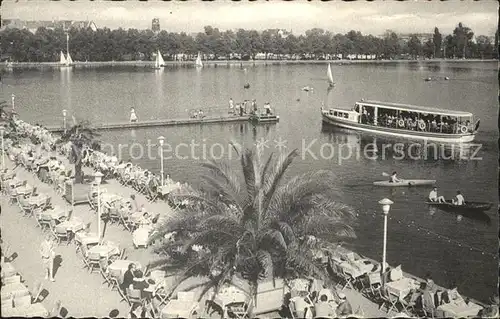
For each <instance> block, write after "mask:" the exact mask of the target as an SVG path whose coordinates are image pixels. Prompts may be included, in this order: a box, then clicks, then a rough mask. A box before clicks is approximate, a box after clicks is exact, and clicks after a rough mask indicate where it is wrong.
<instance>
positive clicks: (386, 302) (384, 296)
mask: <svg viewBox="0 0 500 319" xmlns="http://www.w3.org/2000/svg"><path fill="white" fill-rule="evenodd" d="M378 292H379V294H380V300H382V304H381V305H380V307H379V309H382V307H384V306H386V308H387V314H389V313H390V312H391V310H393V309H395V310H398V309H397V303H398V301H399V298H398V297H397V296H394V295H392V294H390V293H389V292H388V291H387V289H380V290H379V291H378Z"/></svg>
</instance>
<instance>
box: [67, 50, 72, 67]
mask: <svg viewBox="0 0 500 319" xmlns="http://www.w3.org/2000/svg"><path fill="white" fill-rule="evenodd" d="M72 65H73V59H72V58H71V55H69V52H68V54H67V55H66V66H72Z"/></svg>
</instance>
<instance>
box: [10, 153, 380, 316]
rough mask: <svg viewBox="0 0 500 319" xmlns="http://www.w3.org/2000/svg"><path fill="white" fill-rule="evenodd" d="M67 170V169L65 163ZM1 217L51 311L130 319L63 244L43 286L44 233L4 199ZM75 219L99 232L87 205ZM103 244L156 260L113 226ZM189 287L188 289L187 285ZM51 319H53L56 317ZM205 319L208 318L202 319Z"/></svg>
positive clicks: (165, 208) (57, 200) (355, 297)
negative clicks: (59, 309) (45, 293)
mask: <svg viewBox="0 0 500 319" xmlns="http://www.w3.org/2000/svg"><path fill="white" fill-rule="evenodd" d="M65 165H67V167H70V166H68V165H69V164H68V163H65ZM6 166H7V167H9V168H12V167H14V164H13V163H12V162H11V161H10V160H9V159H8V158H7V157H6ZM16 171H17V176H18V177H19V178H20V179H23V180H27V181H28V183H29V184H31V185H33V186H36V187H37V189H38V192H40V193H44V194H47V195H49V196H51V197H52V203H53V205H58V206H60V207H65V208H68V209H69V208H70V205H69V204H68V203H67V202H66V201H65V200H64V199H62V197H61V196H60V195H59V194H57V193H56V192H55V190H54V189H53V188H52V187H51V186H50V185H47V184H44V183H42V182H40V180H38V178H37V177H36V176H35V175H34V174H33V173H31V172H28V171H26V170H24V169H23V168H21V167H18V168H16ZM85 173H86V174H87V175H91V174H92V171H91V170H90V169H88V168H85ZM101 187H102V188H106V189H107V191H108V192H109V193H114V194H118V195H121V196H124V197H128V196H130V195H131V194H135V195H136V198H137V200H138V202H139V205H142V204H144V206H145V208H146V210H147V211H149V212H151V213H152V214H154V213H160V214H161V216H162V217H167V216H168V215H170V214H171V213H172V208H171V207H170V206H169V205H168V204H167V203H165V202H160V201H158V202H154V203H150V202H148V201H147V200H146V198H145V196H144V195H142V194H138V193H137V192H135V191H134V190H133V189H132V188H128V187H125V186H123V185H120V184H119V183H118V182H117V181H115V180H108V181H107V183H106V184H103V185H102V186H101ZM0 205H1V214H0V223H1V235H2V239H3V241H4V243H8V244H9V245H10V246H11V253H13V252H16V253H17V255H18V257H17V258H16V259H15V260H14V261H13V265H14V266H15V268H16V270H17V271H18V272H19V273H20V274H21V275H22V277H23V279H24V280H25V284H26V285H27V286H28V288H29V289H32V288H33V287H34V285H35V283H36V282H40V281H41V282H42V283H43V285H44V288H45V289H46V290H47V291H48V296H47V297H46V298H45V299H44V301H43V302H42V303H43V305H44V306H45V307H46V309H48V310H49V311H50V310H51V309H53V308H54V305H55V303H56V301H57V300H60V301H61V302H62V306H63V307H64V308H65V309H67V311H68V316H71V317H89V316H94V317H109V316H112V315H113V316H117V317H126V316H127V315H128V309H129V306H128V304H127V303H126V302H124V301H122V302H120V299H121V298H120V296H119V295H118V293H117V292H116V291H113V292H111V290H110V289H109V288H108V287H107V286H106V285H103V284H102V282H103V279H102V277H101V276H100V275H99V274H97V273H93V274H90V273H89V272H88V270H86V269H84V268H83V262H82V261H81V259H80V256H79V255H78V254H76V253H75V246H74V245H68V246H67V245H66V244H61V245H59V246H58V247H57V248H56V255H59V257H56V260H57V259H59V260H60V261H61V262H60V265H58V267H57V271H56V272H55V279H56V281H55V282H50V281H48V280H44V278H43V277H44V273H43V269H42V264H41V258H40V253H39V251H38V250H39V246H40V243H41V241H42V239H43V235H42V232H41V230H40V229H39V228H37V227H36V221H35V220H34V219H33V218H26V217H23V216H22V215H21V214H20V213H19V208H18V207H17V205H11V204H9V203H8V199H7V198H6V197H5V196H1V197H0ZM73 209H74V210H73V216H77V217H79V218H81V219H82V220H83V221H84V222H85V223H88V222H91V223H92V224H91V232H97V216H96V214H95V212H94V211H92V210H91V209H90V207H89V206H88V205H77V206H75V207H74V208H73ZM105 239H106V240H110V241H113V242H115V243H117V244H119V245H120V247H121V248H126V255H127V256H128V260H132V261H138V262H140V263H141V264H142V265H143V267H146V265H147V264H148V263H149V262H150V261H152V260H154V259H156V258H158V257H157V256H156V255H155V254H153V253H152V251H151V248H148V249H134V248H133V245H132V235H131V234H130V233H129V232H127V231H125V230H123V228H122V226H120V225H116V226H115V225H110V226H108V227H107V229H106V234H105ZM188 284H189V283H188ZM344 293H345V294H346V295H347V298H348V300H349V301H350V303H351V304H352V306H353V309H354V310H356V309H358V308H361V309H362V310H363V313H364V316H365V317H371V318H374V317H387V313H385V312H383V311H381V310H379V309H378V305H376V304H374V303H373V302H371V301H370V300H368V299H366V298H365V297H363V296H362V295H361V294H360V293H359V292H357V291H353V290H349V289H346V290H344ZM52 315H53V314H52ZM276 316H277V313H271V314H269V315H267V317H273V318H274V317H276ZM204 317H205V316H204Z"/></svg>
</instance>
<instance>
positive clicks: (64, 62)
mask: <svg viewBox="0 0 500 319" xmlns="http://www.w3.org/2000/svg"><path fill="white" fill-rule="evenodd" d="M59 63H60V64H61V68H69V67H72V66H73V59H72V58H71V55H70V54H69V34H68V33H66V56H64V53H63V52H62V51H61V58H60V59H59Z"/></svg>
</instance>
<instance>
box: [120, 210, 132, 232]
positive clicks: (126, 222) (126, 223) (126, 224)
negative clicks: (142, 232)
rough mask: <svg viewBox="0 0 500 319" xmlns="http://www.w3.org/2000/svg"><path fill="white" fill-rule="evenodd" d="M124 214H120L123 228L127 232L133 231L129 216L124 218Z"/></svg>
mask: <svg viewBox="0 0 500 319" xmlns="http://www.w3.org/2000/svg"><path fill="white" fill-rule="evenodd" d="M124 215H125V214H123V212H120V223H121V224H122V225H123V228H124V229H125V230H127V231H131V230H130V227H129V218H128V216H124Z"/></svg>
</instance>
